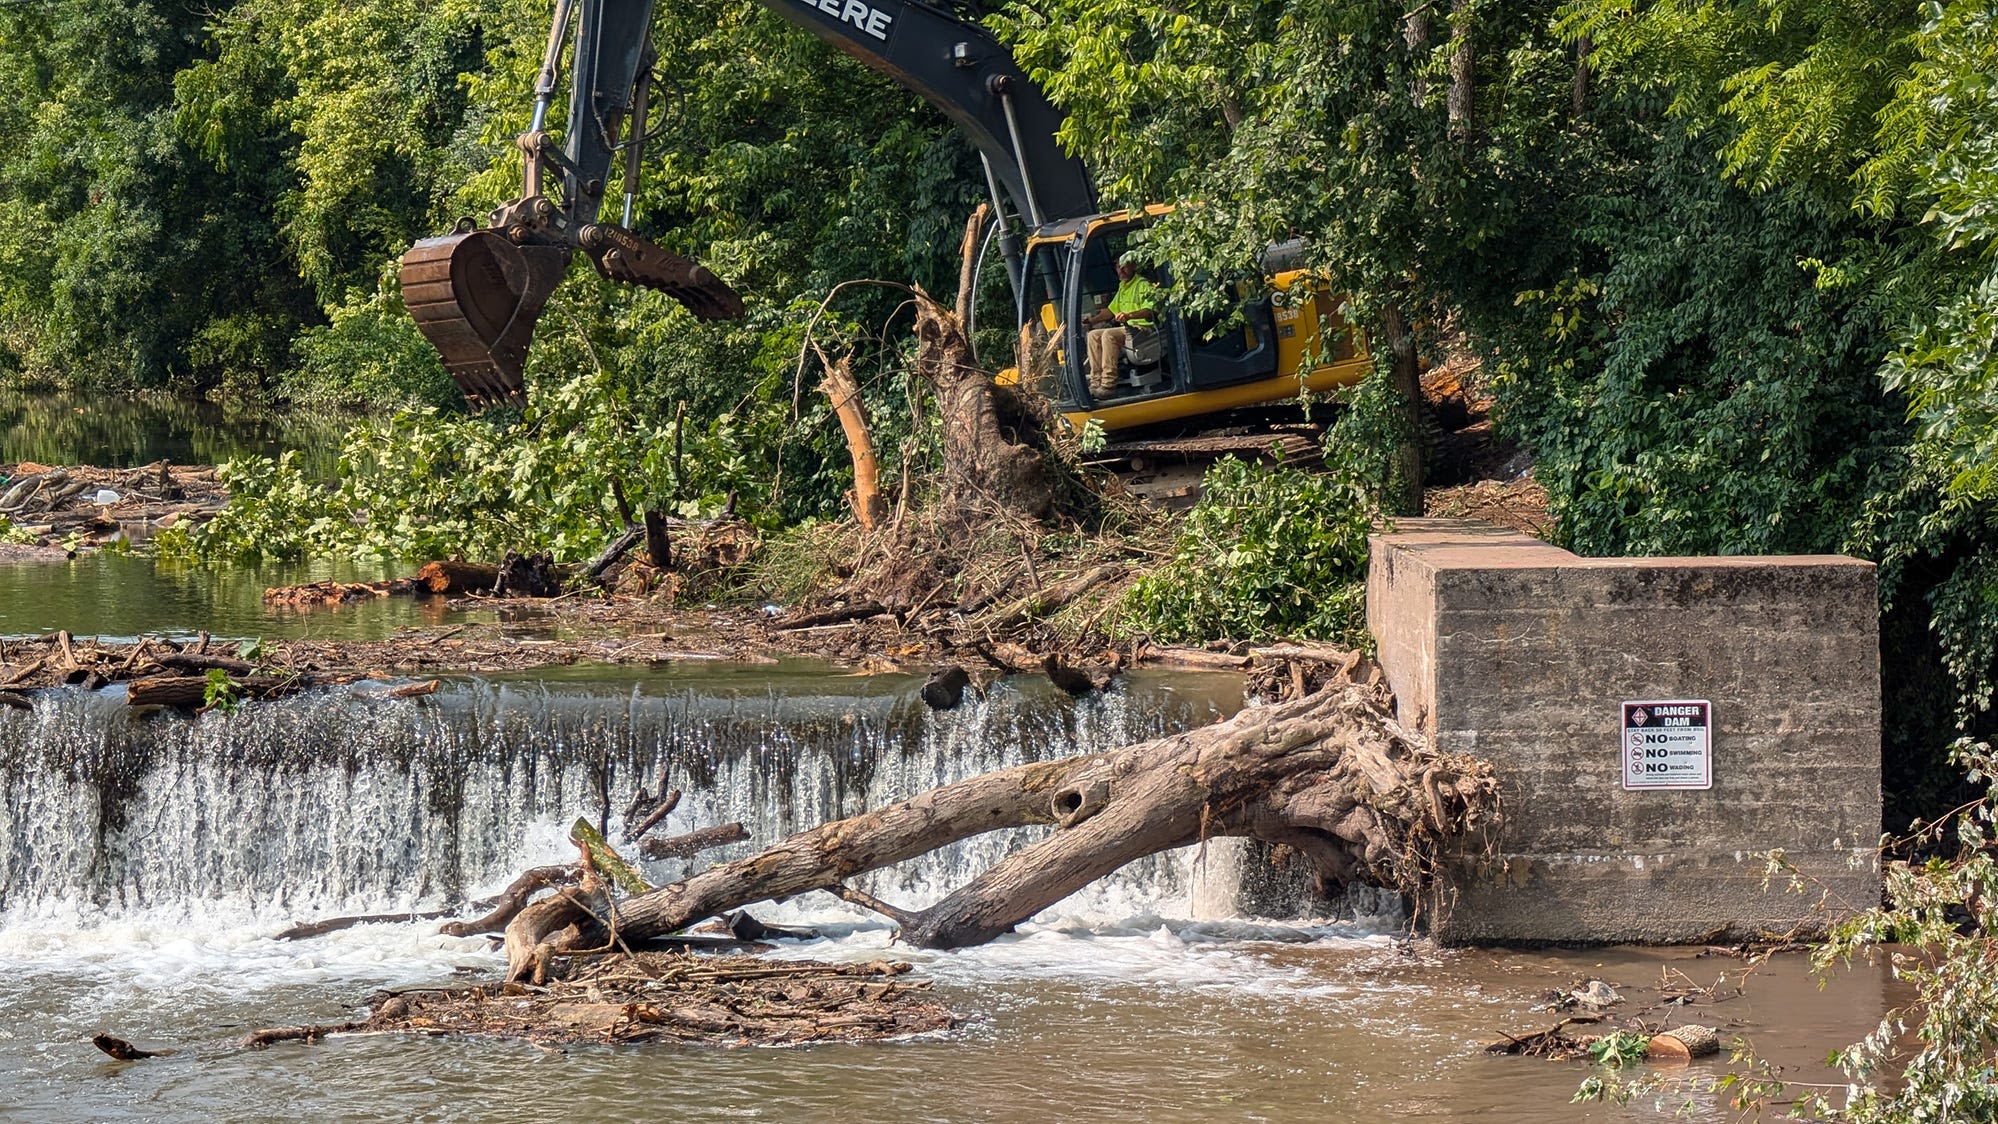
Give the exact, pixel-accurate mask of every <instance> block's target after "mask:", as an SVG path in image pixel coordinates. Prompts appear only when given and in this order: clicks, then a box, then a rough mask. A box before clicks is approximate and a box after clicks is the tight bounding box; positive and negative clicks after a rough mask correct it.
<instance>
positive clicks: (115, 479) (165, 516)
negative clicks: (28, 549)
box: [0, 461, 228, 557]
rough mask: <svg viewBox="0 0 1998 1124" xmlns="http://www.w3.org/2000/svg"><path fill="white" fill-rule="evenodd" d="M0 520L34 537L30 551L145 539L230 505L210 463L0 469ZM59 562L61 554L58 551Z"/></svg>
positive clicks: (33, 465)
mask: <svg viewBox="0 0 1998 1124" xmlns="http://www.w3.org/2000/svg"><path fill="white" fill-rule="evenodd" d="M0 481H4V482H3V483H0V516H4V517H5V518H6V520H7V522H8V523H9V524H10V525H12V526H13V527H15V528H18V529H20V530H24V531H26V532H27V533H28V534H30V535H32V536H34V543H33V547H32V549H41V550H50V551H58V552H61V551H63V550H64V548H63V547H62V546H60V545H58V544H64V543H71V542H75V543H78V544H80V545H82V544H98V543H102V542H104V541H107V540H109V539H112V538H116V537H118V536H120V535H132V536H134V537H143V535H144V534H145V533H147V532H149V531H151V530H157V529H160V528H165V527H171V526H173V525H175V524H176V523H179V522H181V521H182V520H199V519H207V518H209V517H210V516H212V515H214V514H215V512H217V511H219V510H221V508H222V505H223V504H224V503H225V502H227V499H228V490H227V489H226V488H224V487H223V485H222V483H221V482H220V481H219V480H217V479H216V477H215V468H214V466H213V465H199V466H175V465H170V464H168V463H167V462H165V461H158V462H155V463H153V464H149V465H145V466H143V467H140V468H89V467H78V466H68V467H52V466H49V465H41V464H31V463H27V462H22V463H20V464H16V465H9V466H0ZM56 556H57V557H61V553H57V555H56Z"/></svg>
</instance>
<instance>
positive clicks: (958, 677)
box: [923, 667, 971, 710]
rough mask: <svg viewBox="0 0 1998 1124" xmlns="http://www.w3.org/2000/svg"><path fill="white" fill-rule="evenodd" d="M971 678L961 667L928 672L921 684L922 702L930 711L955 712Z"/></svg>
mask: <svg viewBox="0 0 1998 1124" xmlns="http://www.w3.org/2000/svg"><path fill="white" fill-rule="evenodd" d="M970 685H971V676H970V675H968V674H967V673H966V672H965V670H964V669H963V668H961V667H945V668H939V669H938V670H936V671H932V672H930V677H929V679H927V680H925V681H924V683H923V701H924V702H926V703H928V704H930V709H931V710H955V709H957V706H958V704H959V703H962V702H963V701H964V689H965V688H966V687H968V686H970Z"/></svg>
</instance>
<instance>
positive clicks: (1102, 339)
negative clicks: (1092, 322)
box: [1089, 325, 1157, 397]
mask: <svg viewBox="0 0 1998 1124" xmlns="http://www.w3.org/2000/svg"><path fill="white" fill-rule="evenodd" d="M1153 339H1157V329H1153V327H1123V325H1119V327H1097V329H1093V331H1091V333H1089V395H1091V397H1111V395H1115V393H1117V363H1119V361H1121V359H1123V357H1125V351H1137V349H1145V347H1147V345H1151V341H1153ZM1145 361H1157V357H1155V355H1153V357H1149V359H1145Z"/></svg>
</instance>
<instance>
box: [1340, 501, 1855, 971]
mask: <svg viewBox="0 0 1998 1124" xmlns="http://www.w3.org/2000/svg"><path fill="white" fill-rule="evenodd" d="M1367 593H1368V599H1367V618H1368V626H1369V628H1370V629H1371V630H1372V631H1373V634H1374V637H1375V638H1376V640H1377V642H1378V644H1379V656H1380V662H1381V665H1382V667H1383V668H1384V669H1385V671H1386V673H1387V676H1388V679H1389V682H1390V683H1391V685H1392V686H1393V688H1394V693H1395V698H1396V700H1397V702H1396V706H1397V711H1398V714H1397V717H1398V719H1399V720H1400V721H1401V722H1402V724H1403V725H1405V726H1407V727H1408V728H1410V729H1412V730H1418V731H1420V732H1421V733H1423V734H1425V735H1427V736H1428V737H1429V738H1431V739H1432V740H1433V742H1434V743H1435V744H1436V747H1437V748H1438V749H1441V750H1444V751H1448V752H1464V753H1472V754H1476V755H1478V756H1480V757H1483V758H1485V759H1486V760H1488V761H1490V762H1492V764H1493V765H1494V767H1495V768H1496V769H1497V770H1498V773H1499V777H1500V781H1501V784H1502V791H1503V797H1502V798H1503V801H1504V804H1503V807H1502V813H1503V823H1502V825H1501V826H1500V828H1499V829H1498V830H1497V831H1496V832H1495V833H1494V834H1493V835H1492V836H1491V837H1490V838H1488V839H1485V840H1481V841H1478V842H1477V843H1475V844H1468V843H1467V845H1466V846H1465V847H1464V848H1463V849H1462V850H1461V851H1460V852H1458V853H1457V854H1456V855H1455V856H1453V858H1452V859H1451V860H1450V861H1449V863H1448V864H1447V865H1446V868H1445V869H1444V870H1443V871H1442V872H1441V877H1440V878H1439V879H1438V880H1437V884H1436V892H1435V900H1434V901H1432V902H1430V903H1428V908H1427V909H1426V911H1425V912H1427V914H1428V916H1429V918H1430V928H1431V932H1432V934H1433V935H1434V936H1435V937H1436V939H1437V940H1439V941H1441V942H1443V943H1446V944H1473V943H1496V944H1506V943H1520V944H1537V943H1598V942H1600V943H1615V942H1647V943H1684V942H1700V941H1715V940H1739V939H1754V938H1757V937H1774V936H1779V935H1786V934H1790V933H1793V932H1806V933H1808V932H1814V931H1821V930H1823V929H1824V927H1825V926H1826V925H1827V924H1829V923H1830V922H1831V921H1832V920H1834V919H1835V918H1836V917H1838V916H1842V915H1846V914H1849V913H1851V912H1853V911H1856V910H1861V909H1866V908H1869V907H1871V906H1873V905H1875V904H1877V902H1878V901H1879V898H1880V870H1879V863H1878V858H1877V853H1876V844H1877V842H1878V839H1879V835H1880V645H1879V608H1878V602H1877V587H1876V582H1875V574H1874V568H1873V565H1872V564H1871V563H1868V562H1864V561H1860V560H1857V559H1852V558H1846V557H1840V556H1829V555H1827V556H1796V557H1729V558H1582V557H1579V556H1577V555H1575V554H1572V553H1570V552H1568V551H1566V550H1562V549H1560V548H1558V547H1555V546H1552V545H1549V544H1547V543H1544V542H1540V541H1538V540H1535V539H1532V538H1529V537H1527V536H1525V535H1522V534H1519V533H1517V532H1513V531H1508V530H1504V529H1501V528H1497V527H1493V526H1490V525H1488V524H1483V523H1477V522H1472V521H1468V520H1451V519H1407V520H1401V521H1399V523H1398V524H1397V526H1396V529H1395V530H1394V531H1393V532H1392V533H1386V534H1381V535H1377V536H1375V538H1374V541H1373V562H1372V569H1371V573H1370V575H1369V580H1368V591H1367ZM1778 851H1780V852H1781V853H1782V855H1783V856H1784V858H1785V859H1786V860H1787V862H1788V863H1789V864H1790V865H1791V866H1792V867H1793V868H1794V870H1795V874H1796V875H1797V877H1798V878H1799V879H1801V881H1802V883H1803V886H1804V889H1803V891H1802V892H1797V891H1796V890H1793V889H1792V888H1791V882H1792V878H1791V877H1790V876H1789V875H1788V874H1779V875H1777V876H1775V877H1768V875H1767V871H1768V858H1767V856H1769V855H1770V854H1771V853H1772V852H1778ZM1821 902H1823V903H1824V904H1823V905H1822V906H1821V904H1820V903H1821Z"/></svg>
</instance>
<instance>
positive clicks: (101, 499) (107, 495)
mask: <svg viewBox="0 0 1998 1124" xmlns="http://www.w3.org/2000/svg"><path fill="white" fill-rule="evenodd" d="M124 498H125V497H123V496H121V495H119V494H118V493H116V492H114V491H112V490H111V489H109V488H99V489H97V494H96V495H94V496H92V497H91V498H90V502H92V503H98V504H114V503H117V502H118V501H119V500H122V499H124Z"/></svg>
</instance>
